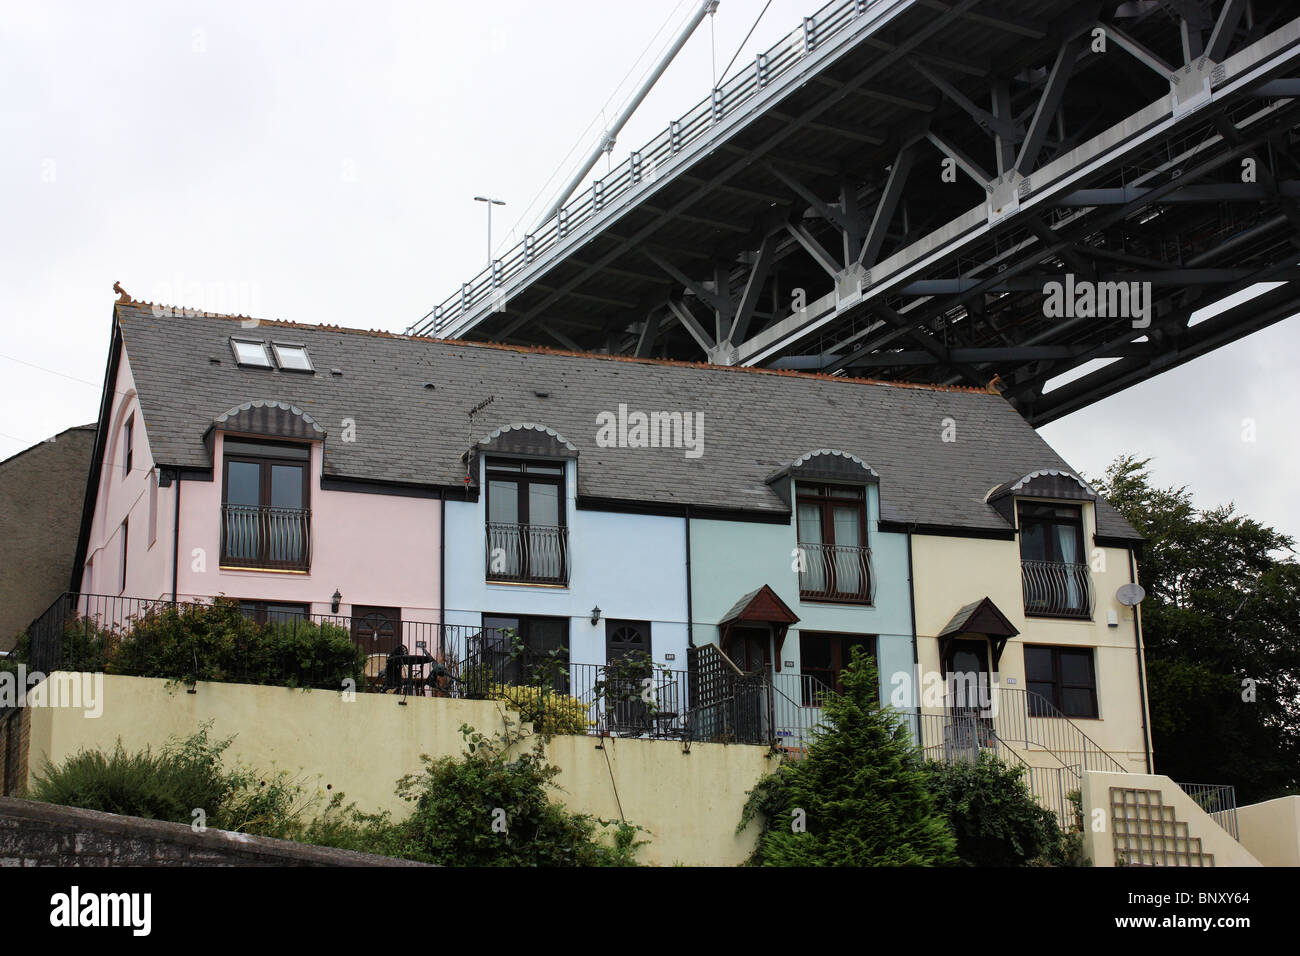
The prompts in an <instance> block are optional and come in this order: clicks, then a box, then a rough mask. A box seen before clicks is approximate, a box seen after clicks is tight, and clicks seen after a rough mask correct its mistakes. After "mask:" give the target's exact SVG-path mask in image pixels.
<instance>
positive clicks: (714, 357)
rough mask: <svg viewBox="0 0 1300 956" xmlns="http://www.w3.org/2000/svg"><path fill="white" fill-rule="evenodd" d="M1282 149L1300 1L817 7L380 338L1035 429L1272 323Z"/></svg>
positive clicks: (1295, 192)
mask: <svg viewBox="0 0 1300 956" xmlns="http://www.w3.org/2000/svg"><path fill="white" fill-rule="evenodd" d="M1298 124H1300V0H1268V2H1266V0H1124V2H1121V0H1106V2H1104V3H1103V2H1096V0H1093V2H1064V0H996V2H986V0H834V2H831V3H829V4H827V5H826V6H824V7H823V8H822V9H820V10H818V11H817V12H816V13H815V14H813V15H811V16H808V17H806V18H804V21H803V23H802V24H801V25H799V26H798V27H797V28H796V29H795V30H794V31H793V32H792V33H791V34H790V36H789V37H788V38H787V40H785V41H783V42H782V43H780V44H778V45H777V46H775V47H773V48H772V49H770V50H769V51H767V52H766V53H763V54H760V55H759V56H757V57H756V58H755V59H754V60H753V61H752V62H750V63H748V64H746V65H744V66H743V67H742V68H739V69H738V70H737V71H735V72H734V73H733V74H732V75H731V76H729V77H728V78H726V79H725V80H724V81H723V82H722V83H721V84H720V85H719V87H718V88H717V89H715V90H713V91H712V94H711V96H710V97H708V98H707V99H706V100H704V101H703V102H701V103H700V104H699V105H698V106H696V107H695V109H693V110H691V111H690V112H689V113H687V114H686V115H685V116H683V117H682V118H681V119H679V120H675V121H673V122H672V123H671V124H670V125H669V126H668V128H667V129H666V130H665V131H664V132H662V133H661V134H660V135H659V136H657V137H656V138H655V139H654V140H653V141H652V142H651V143H649V144H647V145H646V146H645V147H644V148H643V149H641V150H638V151H636V152H633V153H632V154H631V155H630V157H629V158H628V159H627V161H625V162H624V163H623V164H622V165H620V166H619V167H617V168H616V169H614V170H613V171H612V172H610V173H609V174H608V175H606V176H604V177H603V178H600V179H596V180H594V181H593V182H592V183H591V184H590V186H589V187H588V188H587V189H586V190H585V191H583V192H582V193H580V194H578V195H577V196H576V197H575V198H574V199H573V200H572V201H570V202H569V204H568V205H567V206H564V207H563V208H561V209H560V210H559V213H558V215H557V216H554V217H552V218H550V219H549V220H548V221H547V222H546V223H545V224H544V225H543V226H541V227H540V228H539V229H538V230H537V232H536V233H535V234H532V235H528V236H526V237H525V238H524V240H523V241H522V242H520V243H519V244H518V245H516V246H515V247H514V248H512V249H510V250H509V251H508V252H507V253H506V254H505V255H504V256H502V258H500V259H496V260H494V261H493V262H492V265H491V267H490V268H488V269H485V270H484V271H483V272H482V273H481V274H480V275H478V276H476V277H474V278H473V279H472V280H471V281H469V282H467V283H465V284H464V285H462V286H461V288H460V290H459V291H457V292H456V293H455V294H453V295H452V296H450V297H449V298H447V299H446V300H445V301H443V302H442V303H440V304H439V305H437V306H436V307H435V308H434V309H433V310H431V311H430V312H429V314H428V315H426V316H425V317H424V318H423V319H422V320H421V321H419V322H417V323H415V324H414V325H412V327H411V328H410V329H409V330H408V331H409V332H411V333H415V334H426V335H429V334H431V335H439V336H448V337H458V338H465V339H475V340H491V341H500V342H513V343H528V344H538V345H552V346H557V347H562V348H568V349H576V350H582V351H600V352H612V353H616V354H627V355H638V356H647V357H668V358H676V359H686V360H696V361H699V360H707V361H710V362H714V363H719V364H728V365H734V364H742V365H764V366H769V367H778V368H794V369H803V370H808V371H821V372H829V373H836V374H842V375H854V376H869V377H872V378H880V379H901V380H907V381H917V382H932V383H945V384H965V385H977V386H980V387H992V388H996V389H998V390H1000V391H1001V392H1002V393H1003V394H1004V395H1005V396H1006V397H1007V398H1008V400H1009V401H1010V402H1012V404H1013V405H1014V406H1015V407H1016V408H1017V409H1018V410H1019V411H1020V412H1021V414H1023V415H1024V416H1025V417H1026V418H1027V419H1028V420H1029V421H1030V422H1031V423H1033V424H1035V425H1039V424H1044V423H1046V422H1049V421H1052V420H1053V419H1055V418H1059V417H1060V416H1062V415H1065V414H1068V413H1069V412H1071V411H1074V410H1076V409H1079V408H1082V407H1084V406H1086V405H1089V404H1091V403H1093V402H1096V401H1098V400H1099V399H1101V398H1104V397H1106V396H1108V395H1111V394H1114V393H1115V392H1117V391H1120V390H1121V389H1124V388H1126V387H1128V386H1129V385H1132V384H1134V383H1136V382H1139V381H1142V380H1143V379H1146V378H1148V377H1150V376H1152V375H1154V374H1157V373H1159V372H1160V371H1163V370H1165V369H1167V368H1171V367H1173V366H1176V365H1179V364H1181V363H1183V362H1186V361H1189V360H1190V359H1192V358H1195V357H1197V356H1199V355H1203V354H1205V353H1206V352H1208V351H1210V350H1212V349H1215V348H1217V347H1219V346H1221V345H1224V344H1227V343H1229V342H1232V341H1234V340H1236V339H1239V338H1241V337H1243V336H1245V335H1248V334H1249V333H1251V332H1254V331H1257V330H1259V329H1262V328H1264V327H1266V326H1268V325H1271V324H1273V323H1275V322H1278V321H1280V320H1281V319H1284V318H1286V317H1288V316H1290V315H1293V314H1295V313H1297V312H1300V281H1298V280H1300V265H1298V264H1300V249H1297V244H1298V242H1300V205H1298V202H1300V148H1298V146H1300V144H1298V142H1297V141H1298V140H1300V135H1298V134H1297V126H1298ZM1049 283H1060V284H1061V285H1062V286H1065V285H1066V284H1067V283H1068V285H1069V288H1071V289H1076V288H1077V289H1082V288H1084V287H1085V286H1088V287H1090V288H1092V289H1094V290H1095V291H1097V292H1098V293H1099V298H1098V299H1097V300H1096V301H1097V303H1098V305H1094V307H1092V308H1089V307H1088V306H1087V305H1086V304H1085V303H1084V302H1082V301H1080V302H1078V303H1075V302H1074V300H1073V299H1070V300H1069V301H1068V303H1067V308H1066V310H1065V312H1063V313H1056V312H1053V310H1052V309H1049V308H1046V307H1045V303H1046V302H1047V301H1048V299H1049V296H1048V295H1047V294H1046V292H1047V291H1048V289H1049V288H1050V287H1049ZM1117 283H1124V284H1125V285H1123V286H1119V285H1116V284H1117ZM1128 284H1136V285H1128ZM1125 292H1131V293H1132V294H1133V295H1134V296H1135V298H1134V299H1132V300H1131V301H1130V302H1129V306H1130V308H1128V309H1124V308H1115V306H1116V303H1117V302H1118V303H1119V305H1120V306H1123V305H1124V302H1122V301H1120V300H1119V299H1118V298H1117V296H1120V295H1121V294H1122V293H1125ZM1143 293H1146V294H1149V296H1150V298H1149V300H1148V304H1149V307H1150V308H1149V311H1148V312H1146V313H1143V314H1142V315H1138V316H1135V314H1134V309H1133V306H1134V305H1135V304H1136V303H1137V302H1138V300H1139V298H1140V297H1141V295H1142V294H1143ZM1237 293H1241V295H1236V294H1237ZM1107 296H1109V297H1110V304H1111V308H1110V309H1109V310H1106V309H1104V307H1100V305H1099V304H1100V303H1101V302H1103V301H1104V300H1106V298H1107ZM1247 296H1249V298H1246V297H1247ZM1229 297H1233V298H1232V299H1231V300H1230V303H1229V307H1227V308H1223V307H1222V300H1224V299H1226V298H1229ZM1243 298H1245V301H1241V300H1242V299H1243ZM1215 303H1220V308H1219V311H1217V313H1215V314H1211V313H1214V310H1208V309H1207V307H1209V306H1212V305H1215ZM1100 312H1105V313H1106V314H1098V313H1100ZM1067 373H1069V376H1072V380H1070V381H1068V383H1066V384H1060V385H1059V386H1056V384H1055V382H1054V380H1056V379H1060V378H1061V377H1062V376H1067Z"/></svg>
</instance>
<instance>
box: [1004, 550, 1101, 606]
mask: <svg viewBox="0 0 1300 956" xmlns="http://www.w3.org/2000/svg"><path fill="white" fill-rule="evenodd" d="M1020 571H1021V582H1022V585H1023V590H1024V598H1025V613H1026V614H1028V615H1031V616H1037V617H1077V618H1091V617H1092V607H1093V600H1094V593H1093V586H1092V574H1091V573H1090V572H1089V569H1088V565H1086V564H1082V563H1073V562H1064V561H1029V560H1022V561H1021V562H1020Z"/></svg>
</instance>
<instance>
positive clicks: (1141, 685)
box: [1128, 551, 1155, 773]
mask: <svg viewBox="0 0 1300 956" xmlns="http://www.w3.org/2000/svg"><path fill="white" fill-rule="evenodd" d="M1128 579H1129V582H1130V583H1131V584H1137V557H1136V555H1135V554H1134V553H1133V552H1132V551H1129V553H1128ZM1138 613H1139V611H1138V605H1136V604H1135V605H1133V640H1134V645H1135V647H1134V652H1135V653H1136V654H1137V665H1138V702H1139V703H1140V705H1141V707H1142V750H1143V753H1144V754H1145V756H1146V766H1147V773H1154V772H1155V771H1154V770H1153V769H1152V767H1153V764H1152V755H1151V736H1150V732H1149V731H1148V729H1147V675H1146V667H1145V665H1144V662H1143V654H1142V628H1141V626H1140V625H1139V623H1138Z"/></svg>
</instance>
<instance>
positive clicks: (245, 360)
mask: <svg viewBox="0 0 1300 956" xmlns="http://www.w3.org/2000/svg"><path fill="white" fill-rule="evenodd" d="M230 347H231V348H233V349H234V350H235V361H236V362H238V363H239V364H240V365H251V366H253V367H255V368H270V367H271V356H270V355H268V354H267V351H266V343H265V342H248V341H242V342H241V341H240V340H239V339H231V340H230Z"/></svg>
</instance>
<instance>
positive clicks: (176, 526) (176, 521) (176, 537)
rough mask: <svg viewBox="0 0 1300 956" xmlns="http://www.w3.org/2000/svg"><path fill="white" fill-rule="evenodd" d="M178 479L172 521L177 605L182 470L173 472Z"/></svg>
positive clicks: (173, 569) (174, 590)
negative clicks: (174, 511) (174, 512)
mask: <svg viewBox="0 0 1300 956" xmlns="http://www.w3.org/2000/svg"><path fill="white" fill-rule="evenodd" d="M172 474H173V476H174V477H175V479H176V515H175V517H174V519H173V520H172V603H173V604H175V603H176V582H177V579H178V577H179V574H180V564H181V470H180V469H179V468H177V469H176V470H175V471H173V472H172Z"/></svg>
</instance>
